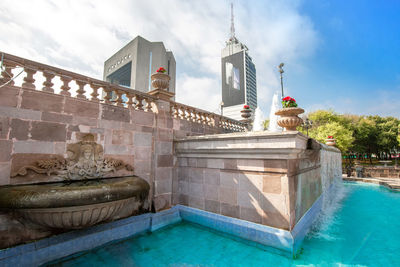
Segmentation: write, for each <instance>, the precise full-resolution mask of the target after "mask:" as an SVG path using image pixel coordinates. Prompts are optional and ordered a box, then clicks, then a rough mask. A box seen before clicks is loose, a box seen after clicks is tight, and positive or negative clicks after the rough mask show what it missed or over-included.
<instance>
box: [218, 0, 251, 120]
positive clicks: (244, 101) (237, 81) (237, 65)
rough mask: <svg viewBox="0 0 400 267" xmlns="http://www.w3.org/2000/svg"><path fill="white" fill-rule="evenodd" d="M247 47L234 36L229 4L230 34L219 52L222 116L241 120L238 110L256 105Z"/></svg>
mask: <svg viewBox="0 0 400 267" xmlns="http://www.w3.org/2000/svg"><path fill="white" fill-rule="evenodd" d="M248 50H249V49H248V48H247V46H246V45H244V44H243V43H241V42H239V40H238V39H237V38H236V37H235V26H234V18H233V5H232V4H231V34H230V38H229V40H228V41H227V42H226V46H225V48H224V49H222V52H221V67H222V102H223V104H224V107H223V114H224V116H227V117H230V118H232V119H236V120H241V119H242V117H241V116H240V110H242V109H243V105H249V106H250V108H251V109H252V110H255V108H256V107H257V83H256V67H255V65H254V63H253V61H252V59H251V57H250V56H249V53H248Z"/></svg>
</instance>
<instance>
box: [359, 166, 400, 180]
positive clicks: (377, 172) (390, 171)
mask: <svg viewBox="0 0 400 267" xmlns="http://www.w3.org/2000/svg"><path fill="white" fill-rule="evenodd" d="M354 169H355V168H354ZM352 176H354V177H356V176H357V173H356V171H355V170H354V171H353V173H352ZM363 177H377V178H379V177H382V178H400V167H394V166H393V167H392V166H391V167H364V168H363Z"/></svg>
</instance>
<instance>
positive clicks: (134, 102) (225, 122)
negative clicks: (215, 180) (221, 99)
mask: <svg viewBox="0 0 400 267" xmlns="http://www.w3.org/2000/svg"><path fill="white" fill-rule="evenodd" d="M2 54H3V66H4V67H5V68H4V69H5V71H3V72H2V73H1V77H0V85H2V84H6V83H7V84H8V85H14V80H13V76H14V74H13V71H12V70H13V69H15V68H22V69H23V72H25V74H26V75H25V77H24V78H23V83H22V86H21V87H22V88H23V89H31V90H41V91H44V92H48V93H55V94H56V93H58V94H60V95H65V96H74V97H76V98H80V99H86V100H89V101H95V102H103V103H106V104H112V105H116V106H120V107H126V108H133V109H135V110H142V111H146V112H156V111H155V110H156V108H155V106H156V104H155V100H156V99H157V97H155V96H152V95H149V94H147V93H143V92H140V91H136V90H133V89H128V88H125V87H122V86H119V85H116V84H111V83H109V82H105V81H101V80H97V79H94V78H90V77H87V76H84V75H81V74H78V73H74V72H71V71H67V70H63V69H60V68H56V67H52V66H49V65H45V64H42V63H38V62H35V61H32V60H28V59H24V58H20V57H17V56H14V55H10V54H6V53H2ZM38 73H41V74H42V75H43V77H44V82H43V87H42V88H37V87H36V83H35V81H36V79H35V76H36V75H38ZM57 77H58V78H59V80H60V81H61V86H60V88H59V89H60V90H59V92H57V90H55V88H54V82H53V81H54V80H55V79H56V78H57ZM74 83H75V86H73V84H74ZM73 87H74V88H77V89H73ZM170 112H171V116H172V117H174V118H178V119H182V120H187V121H191V122H196V123H199V124H204V125H208V126H211V127H216V128H223V129H224V130H225V131H227V132H241V131H245V129H246V128H245V125H244V124H243V123H241V122H239V121H236V120H233V119H230V118H227V117H223V116H220V115H218V114H215V113H211V112H208V111H205V110H201V109H197V108H194V107H191V106H187V105H183V104H180V103H177V102H174V101H171V109H170Z"/></svg>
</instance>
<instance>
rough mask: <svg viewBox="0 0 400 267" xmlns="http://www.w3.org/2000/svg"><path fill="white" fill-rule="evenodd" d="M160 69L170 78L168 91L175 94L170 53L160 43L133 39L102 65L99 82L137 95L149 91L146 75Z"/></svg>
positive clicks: (174, 65)
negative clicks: (112, 84)
mask: <svg viewBox="0 0 400 267" xmlns="http://www.w3.org/2000/svg"><path fill="white" fill-rule="evenodd" d="M159 67H164V68H165V69H166V71H167V74H168V75H169V76H170V77H171V80H170V84H169V88H168V91H169V92H173V93H175V83H176V82H175V81H176V80H175V76H176V63H175V58H174V54H173V53H172V52H171V51H167V50H166V49H165V47H164V44H163V43H162V42H150V41H148V40H146V39H144V38H143V37H141V36H137V37H136V38H135V39H133V40H132V41H131V42H129V43H128V44H127V45H126V46H124V47H123V48H121V49H120V50H119V51H118V52H117V53H115V54H114V55H113V56H111V57H110V58H109V59H107V60H106V62H104V73H103V80H105V81H108V82H111V83H115V84H119V85H121V86H125V87H129V88H132V89H135V90H138V91H141V92H149V91H151V90H152V89H154V88H152V86H151V80H150V76H151V74H153V73H155V72H156V70H157V69H158V68H159Z"/></svg>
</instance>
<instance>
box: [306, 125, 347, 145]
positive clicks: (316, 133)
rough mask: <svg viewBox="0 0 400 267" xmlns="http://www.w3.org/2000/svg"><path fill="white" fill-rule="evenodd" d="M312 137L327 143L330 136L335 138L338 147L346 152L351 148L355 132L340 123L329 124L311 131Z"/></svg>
mask: <svg viewBox="0 0 400 267" xmlns="http://www.w3.org/2000/svg"><path fill="white" fill-rule="evenodd" d="M309 134H310V137H311V138H314V139H316V140H317V141H320V142H321V143H325V140H326V139H327V137H328V136H330V135H331V136H333V137H334V138H335V139H336V146H337V147H338V148H339V149H340V150H341V151H342V152H346V151H348V150H349V148H350V147H351V145H352V143H353V141H354V137H353V131H352V130H350V129H348V128H346V127H345V126H343V125H341V124H340V123H339V122H337V121H334V122H328V123H325V124H323V125H320V126H319V127H313V128H312V129H311V130H310V131H309Z"/></svg>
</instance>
